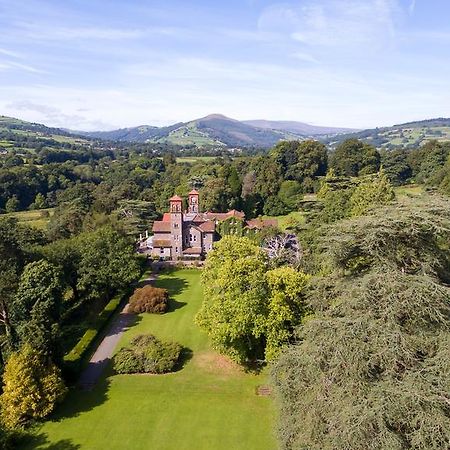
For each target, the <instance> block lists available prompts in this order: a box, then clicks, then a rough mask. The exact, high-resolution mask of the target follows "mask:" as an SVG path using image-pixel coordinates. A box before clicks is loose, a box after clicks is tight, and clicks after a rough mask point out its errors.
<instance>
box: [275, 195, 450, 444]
mask: <svg viewBox="0 0 450 450" xmlns="http://www.w3.org/2000/svg"><path fill="white" fill-rule="evenodd" d="M428 202H429V203H430V204H429V205H427V204H425V203H420V204H418V205H417V206H414V207H412V206H411V205H404V206H403V205H396V206H395V207H389V208H384V209H382V210H380V211H379V212H377V213H376V214H375V213H374V214H373V215H371V216H366V217H361V218H359V219H357V220H350V221H344V222H342V223H340V224H337V225H335V226H333V227H331V228H329V229H328V230H327V232H326V233H325V234H324V235H323V237H322V238H321V243H322V244H321V246H319V248H318V250H317V257H318V259H320V261H322V267H321V271H320V272H319V274H320V276H318V277H317V278H316V280H315V281H314V283H311V291H310V293H309V296H308V298H309V302H310V307H311V308H312V310H313V311H314V313H315V314H314V315H313V316H312V317H311V318H310V319H309V320H307V321H305V323H304V324H303V326H302V327H301V328H300V329H299V341H298V343H297V344H296V345H293V346H291V347H290V349H289V350H288V351H286V352H283V354H282V355H281V357H280V359H279V360H278V362H277V363H276V365H275V367H274V379H275V383H276V386H277V390H278V392H279V395H280V400H281V415H280V421H279V436H280V440H281V444H282V448H286V449H306V448H308V449H311V450H316V449H317V450H319V449H320V450H328V449H330V450H334V449H343V448H345V449H348V450H366V449H373V450H408V449H412V448H414V449H423V450H425V449H427V450H428V449H430V450H441V449H444V448H447V446H448V442H450V409H449V403H450V397H449V392H450V364H449V358H448V345H449V343H450V332H449V330H450V288H449V281H450V274H449V267H450V265H449V261H450V257H449V256H450V255H449V252H448V240H449V238H448V236H449V235H450V202H449V201H443V200H438V199H435V200H433V199H428Z"/></svg>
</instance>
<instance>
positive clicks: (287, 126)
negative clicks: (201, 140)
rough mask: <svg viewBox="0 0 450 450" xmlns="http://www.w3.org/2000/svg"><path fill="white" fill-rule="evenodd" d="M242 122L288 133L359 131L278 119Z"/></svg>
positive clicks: (310, 133) (312, 134) (309, 133)
mask: <svg viewBox="0 0 450 450" xmlns="http://www.w3.org/2000/svg"><path fill="white" fill-rule="evenodd" d="M243 123H245V124H247V125H251V126H253V127H258V128H264V129H270V130H278V131H284V132H288V133H294V134H301V135H304V136H323V135H330V134H332V135H336V134H340V133H351V132H355V131H359V130H357V129H355V128H336V127H322V126H316V125H309V124H308V123H304V122H294V121H279V120H245V121H244V122H243Z"/></svg>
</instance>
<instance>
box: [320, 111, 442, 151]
mask: <svg viewBox="0 0 450 450" xmlns="http://www.w3.org/2000/svg"><path fill="white" fill-rule="evenodd" d="M352 138H355V139H361V140H363V141H365V142H368V143H369V144H372V145H374V146H375V147H377V148H379V149H387V150H393V149H395V148H400V147H401V148H404V147H406V148H417V147H420V146H421V145H422V144H424V143H426V142H428V141H430V140H433V139H437V140H439V141H450V119H446V118H439V119H429V120H421V121H416V122H408V123H403V124H398V125H394V126H392V127H383V128H374V129H371V130H363V131H358V132H355V133H347V134H342V135H339V136H333V137H327V138H324V139H322V141H323V142H325V143H326V144H328V145H330V146H331V147H336V145H338V144H339V143H340V142H342V141H343V140H345V139H352Z"/></svg>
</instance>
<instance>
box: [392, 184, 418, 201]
mask: <svg viewBox="0 0 450 450" xmlns="http://www.w3.org/2000/svg"><path fill="white" fill-rule="evenodd" d="M423 193H424V189H423V186H421V185H419V184H408V185H405V186H398V187H396V188H395V194H396V195H397V196H398V197H399V198H401V197H419V196H421V195H422V194H423Z"/></svg>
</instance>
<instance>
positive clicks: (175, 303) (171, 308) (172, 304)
mask: <svg viewBox="0 0 450 450" xmlns="http://www.w3.org/2000/svg"><path fill="white" fill-rule="evenodd" d="M186 305H187V303H186V302H179V301H178V300H175V299H173V298H170V299H169V307H168V308H167V311H166V313H170V312H173V311H176V310H177V309H180V308H183V306H186Z"/></svg>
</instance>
